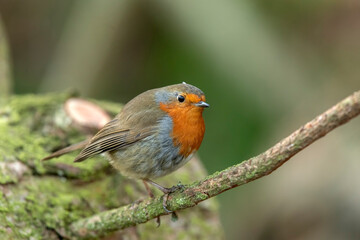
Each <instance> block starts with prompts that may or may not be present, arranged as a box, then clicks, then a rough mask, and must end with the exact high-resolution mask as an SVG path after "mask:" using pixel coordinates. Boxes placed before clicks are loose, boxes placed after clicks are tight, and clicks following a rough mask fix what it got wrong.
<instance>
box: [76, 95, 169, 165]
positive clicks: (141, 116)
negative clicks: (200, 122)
mask: <svg viewBox="0 0 360 240" xmlns="http://www.w3.org/2000/svg"><path fill="white" fill-rule="evenodd" d="M154 92H155V91H154V90H149V91H147V92H145V93H146V94H144V93H142V94H140V95H139V96H137V97H135V98H134V99H132V100H131V101H130V102H129V103H128V104H126V105H125V106H124V108H123V109H122V111H121V112H120V113H119V114H118V115H117V116H116V117H115V118H114V119H113V120H111V121H110V122H109V123H107V124H106V125H105V126H104V127H103V128H102V129H101V130H100V131H99V132H98V133H97V134H96V135H95V136H94V137H93V138H92V139H91V140H90V141H89V143H88V144H87V146H86V147H85V148H84V149H83V150H82V151H81V152H80V154H79V155H78V156H77V157H76V158H75V160H74V161H75V162H81V161H84V160H86V159H87V158H89V157H92V156H94V155H97V154H101V153H104V152H109V151H114V150H118V149H120V148H125V147H127V146H129V145H132V144H133V143H135V142H137V141H139V140H141V139H144V138H146V137H148V136H150V135H152V134H154V133H155V132H156V126H157V122H158V120H159V119H160V118H161V117H162V116H164V114H165V113H164V112H163V111H161V110H160V108H159V106H158V105H157V104H155V100H154Z"/></svg>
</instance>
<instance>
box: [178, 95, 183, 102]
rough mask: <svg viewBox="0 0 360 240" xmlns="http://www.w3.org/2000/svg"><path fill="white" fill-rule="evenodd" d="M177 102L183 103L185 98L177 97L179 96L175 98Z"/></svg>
mask: <svg viewBox="0 0 360 240" xmlns="http://www.w3.org/2000/svg"><path fill="white" fill-rule="evenodd" d="M177 100H178V101H179V102H183V101H185V97H184V96H183V95H179V96H177Z"/></svg>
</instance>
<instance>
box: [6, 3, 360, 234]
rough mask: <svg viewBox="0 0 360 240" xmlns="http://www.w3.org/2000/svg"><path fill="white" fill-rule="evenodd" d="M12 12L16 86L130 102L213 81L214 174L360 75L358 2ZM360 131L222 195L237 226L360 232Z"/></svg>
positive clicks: (26, 6) (235, 229)
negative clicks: (143, 95)
mask: <svg viewBox="0 0 360 240" xmlns="http://www.w3.org/2000/svg"><path fill="white" fill-rule="evenodd" d="M0 15H1V18H2V21H3V27H4V29H5V32H6V33H7V40H8V44H9V48H10V50H9V54H10V58H11V76H12V88H11V89H12V92H13V93H16V94H25V93H45V92H50V91H62V90H65V89H76V90H77V91H78V92H80V94H81V96H84V97H91V98H99V99H106V100H111V101H117V102H123V103H125V102H127V101H128V100H130V99H131V98H132V97H134V96H135V95H137V94H139V93H141V92H143V91H145V90H147V89H150V88H155V87H161V86H164V85H169V84H174V83H179V82H182V81H186V82H187V83H190V84H193V85H196V86H198V87H199V88H201V89H202V90H203V91H204V92H205V93H206V97H207V102H208V103H210V105H211V108H210V109H207V110H206V111H205V113H204V115H205V121H206V127H207V131H206V135H205V138H204V141H203V144H202V146H201V148H200V150H199V154H200V157H201V159H202V161H203V163H204V165H205V166H206V168H207V169H208V171H209V173H212V172H214V171H217V170H222V169H224V168H226V167H228V166H231V165H233V164H236V163H239V162H241V161H243V160H245V159H247V158H249V157H251V156H254V155H256V154H258V153H261V152H262V151H264V150H266V149H267V148H268V147H270V146H272V145H273V144H275V143H276V142H277V141H279V140H280V139H281V138H283V137H286V136H287V135H288V134H290V133H291V132H292V131H293V130H295V129H296V128H298V127H299V126H300V125H302V124H304V123H305V122H306V121H308V120H311V119H312V118H313V117H314V116H316V115H317V114H319V113H321V112H322V111H324V110H325V109H327V108H328V107H330V106H331V105H333V104H335V103H336V102H337V101H339V100H341V99H342V98H344V97H346V96H347V95H349V94H351V93H352V92H354V91H356V90H358V89H359V87H360V79H359V76H360V2H359V1H358V0H338V1H335V0H327V1H324V0H318V1H310V0H304V1H286V0H273V1H266V0H251V1H250V0H238V1H230V0H226V1H216V0H206V1H205V0H198V1H188V0H181V1H165V0H154V1H141V0H135V1H130V0H122V1H116V0H106V1H96V0H76V1H75V0H62V1H56V0H32V1H19V0H17V1H16V0H13V1H7V0H1V1H0ZM0 37H1V38H3V37H4V36H0ZM1 79H3V78H1ZM1 79H0V81H1ZM0 85H1V84H0ZM3 86H6V85H3ZM359 135H360V119H356V120H353V121H352V122H350V123H349V124H347V125H346V126H344V127H341V128H340V129H337V130H335V131H334V132H333V133H331V134H329V135H328V136H326V137H325V139H322V140H320V141H319V142H316V143H315V144H314V145H312V146H310V147H309V148H308V149H306V150H305V151H303V152H301V153H300V154H298V155H297V156H295V157H294V158H293V159H292V160H290V161H289V163H287V164H285V165H284V166H282V167H281V168H280V169H278V170H277V171H275V172H274V173H273V174H271V175H270V176H268V177H265V178H262V179H260V180H257V181H255V182H253V183H250V184H247V185H245V186H242V187H239V188H236V189H233V190H231V191H229V192H226V193H223V194H222V195H220V196H219V197H218V200H219V201H220V210H221V219H222V224H223V226H224V228H225V234H226V238H227V239H360V204H359V203H360V190H359V189H360V175H359V170H360V162H359V156H360V148H359V145H360V138H359ZM175 174H176V173H175Z"/></svg>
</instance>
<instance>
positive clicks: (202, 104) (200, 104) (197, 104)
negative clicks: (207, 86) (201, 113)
mask: <svg viewBox="0 0 360 240" xmlns="http://www.w3.org/2000/svg"><path fill="white" fill-rule="evenodd" d="M195 106H197V107H203V108H208V107H210V105H209V104H207V103H206V102H203V101H200V102H198V103H195Z"/></svg>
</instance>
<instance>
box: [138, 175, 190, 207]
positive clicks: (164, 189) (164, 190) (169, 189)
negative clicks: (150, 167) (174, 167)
mask: <svg viewBox="0 0 360 240" xmlns="http://www.w3.org/2000/svg"><path fill="white" fill-rule="evenodd" d="M143 181H144V182H147V183H150V184H151V185H153V186H154V187H156V188H157V189H159V190H160V191H162V192H163V193H164V197H163V208H164V210H165V211H166V212H168V213H173V211H170V210H169V209H167V208H166V205H167V204H166V202H167V200H168V198H169V194H170V193H173V192H175V191H176V190H178V189H182V188H183V187H184V186H183V185H181V184H179V185H177V186H173V187H171V188H166V187H163V186H161V185H159V184H158V183H156V182H154V181H151V180H150V179H144V180H143Z"/></svg>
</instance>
